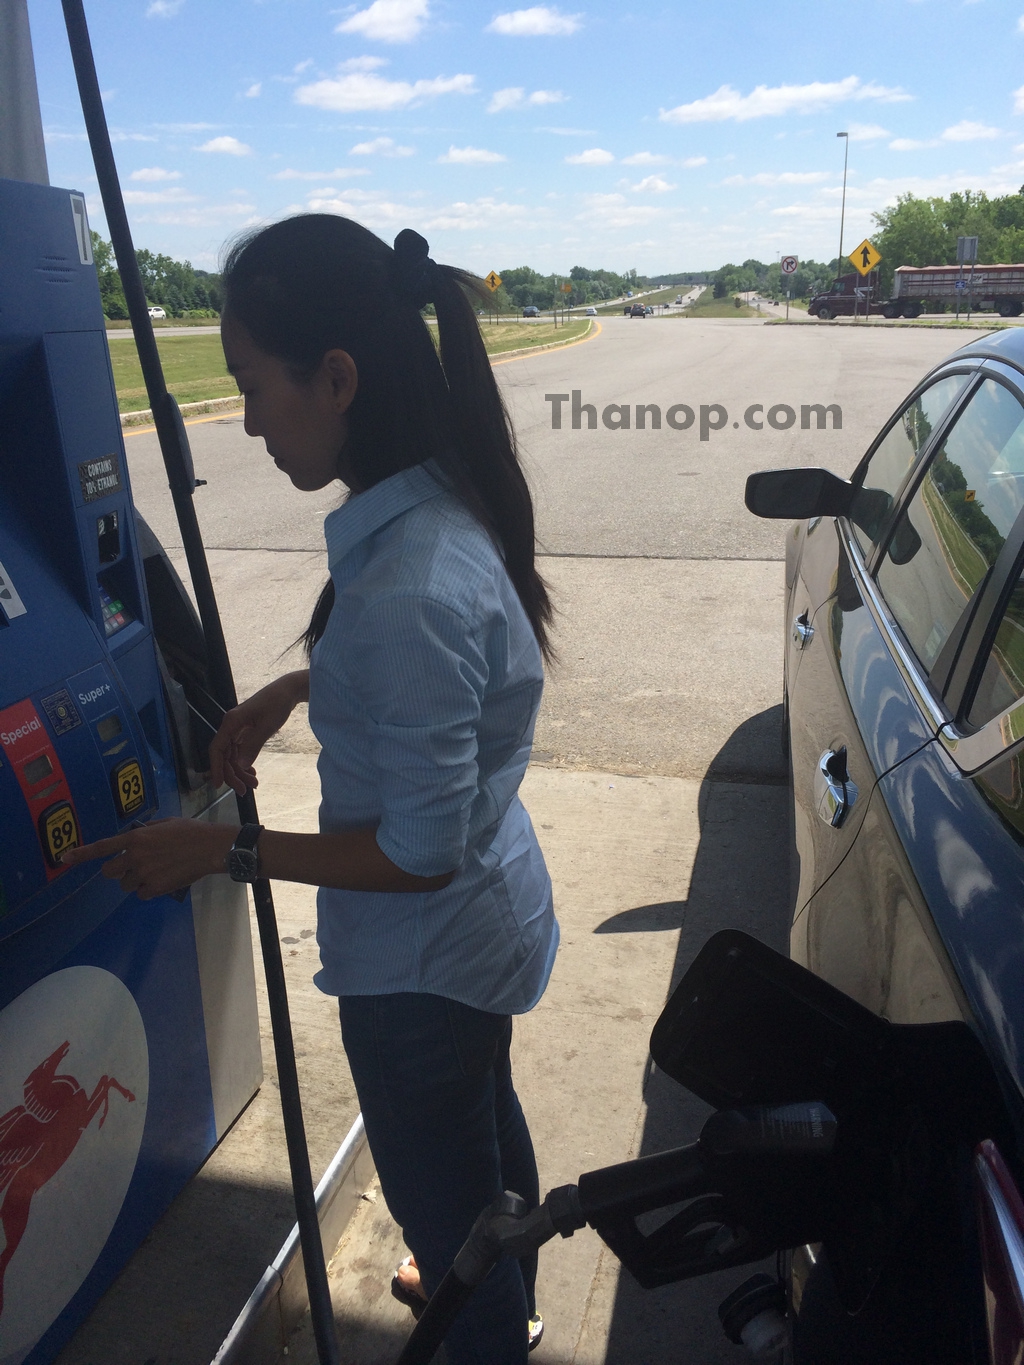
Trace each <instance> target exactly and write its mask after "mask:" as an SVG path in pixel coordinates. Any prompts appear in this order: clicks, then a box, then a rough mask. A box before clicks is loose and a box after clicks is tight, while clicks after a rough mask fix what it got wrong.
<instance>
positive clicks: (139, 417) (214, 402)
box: [121, 393, 245, 430]
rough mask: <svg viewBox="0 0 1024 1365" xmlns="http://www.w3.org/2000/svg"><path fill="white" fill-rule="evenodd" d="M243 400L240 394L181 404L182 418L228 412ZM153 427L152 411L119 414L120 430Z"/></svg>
mask: <svg viewBox="0 0 1024 1365" xmlns="http://www.w3.org/2000/svg"><path fill="white" fill-rule="evenodd" d="M244 402H245V399H244V398H243V397H242V395H241V394H240V393H236V394H232V395H231V396H230V397H229V398H207V399H205V400H204V401H203V402H201V403H182V404H181V415H182V417H193V416H195V415H196V413H200V412H220V411H221V410H222V409H223V410H224V411H229V410H230V409H231V408H238V407H241V406H242V404H243V403H244ZM152 425H153V409H152V408H141V409H140V410H139V411H138V412H122V413H121V429H122V430H124V428H125V427H149V426H152Z"/></svg>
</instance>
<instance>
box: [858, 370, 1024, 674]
mask: <svg viewBox="0 0 1024 1365" xmlns="http://www.w3.org/2000/svg"><path fill="white" fill-rule="evenodd" d="M1022 506H1024V408H1022V407H1021V405H1020V403H1019V402H1018V400H1017V399H1016V398H1015V397H1014V396H1013V394H1012V393H1011V392H1010V390H1009V389H1007V388H1004V387H1003V385H1001V384H997V383H996V382H995V381H994V380H991V379H986V380H985V382H984V383H983V384H982V385H981V386H980V388H979V389H978V390H977V392H976V393H975V394H974V397H973V398H972V399H971V401H970V402H969V403H968V405H967V407H966V408H965V409H964V410H963V412H962V413H961V414H960V417H959V418H958V419H957V422H956V424H955V426H953V427H952V428H951V429H950V431H949V433H948V434H947V436H946V438H945V440H944V441H943V442H942V444H941V445H940V446H939V447H938V449H937V450H936V451H935V453H934V454H933V455H932V457H931V460H930V462H929V465H928V469H927V471H926V472H925V475H924V478H923V479H922V480H921V483H920V485H919V487H918V489H917V491H916V493H915V494H914V496H913V498H912V499H911V501H910V502H909V503H908V504H907V506H906V508H905V509H904V511H903V514H902V516H901V517H900V520H899V521H898V522H897V524H896V527H895V530H894V531H893V534H892V538H891V539H890V542H889V547H888V549H887V550H886V553H885V556H884V558H883V559H882V562H881V564H880V565H879V569H878V583H879V586H880V588H881V589H882V592H883V593H884V594H885V598H886V601H887V602H888V604H889V608H890V610H891V611H892V613H893V615H894V616H895V618H896V620H897V621H898V622H899V624H900V626H901V627H902V629H903V632H904V634H905V635H906V637H907V639H908V640H909V641H910V644H911V646H912V647H913V649H914V652H915V653H916V654H917V656H918V658H919V659H920V660H921V662H922V663H923V664H924V665H925V667H926V668H928V669H930V668H931V667H932V665H933V664H934V663H935V661H936V659H937V658H938V656H939V653H940V651H941V649H942V646H943V645H944V644H945V643H946V641H947V639H948V638H949V636H950V634H951V632H952V630H953V627H954V626H955V625H956V623H957V621H958V620H959V618H960V615H961V613H962V611H963V609H964V606H965V605H966V603H967V601H968V600H969V599H970V597H971V595H972V594H973V593H974V591H975V589H976V588H977V587H978V585H979V583H981V581H982V579H983V578H984V577H985V576H986V574H987V573H988V571H989V569H990V568H991V567H992V565H993V564H994V563H995V561H996V557H997V555H998V554H999V551H1000V550H1001V549H1002V548H1003V542H1004V541H1005V539H1006V536H1007V534H1008V533H1009V530H1010V528H1011V526H1012V525H1013V523H1014V522H1015V521H1016V519H1017V514H1018V512H1019V511H1020V510H1021V507H1022Z"/></svg>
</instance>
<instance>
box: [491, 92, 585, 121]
mask: <svg viewBox="0 0 1024 1365" xmlns="http://www.w3.org/2000/svg"><path fill="white" fill-rule="evenodd" d="M568 98H569V97H568V95H563V94H562V92H561V90H534V92H533V94H532V95H527V93H526V90H525V89H524V87H523V86H521V85H509V86H506V87H505V89H504V90H495V92H494V94H493V95H492V96H491V102H490V104H489V105H488V106H487V112H488V113H489V114H500V113H503V112H504V110H506V109H524V108H527V107H528V106H529V105H531V104H532V105H538V104H563V103H564V102H565V101H566V100H567V99H568Z"/></svg>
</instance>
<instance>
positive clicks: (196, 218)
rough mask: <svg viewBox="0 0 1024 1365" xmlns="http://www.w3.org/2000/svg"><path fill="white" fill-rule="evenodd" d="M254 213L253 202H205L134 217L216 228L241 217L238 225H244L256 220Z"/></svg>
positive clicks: (142, 219) (148, 220)
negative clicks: (194, 205) (190, 207)
mask: <svg viewBox="0 0 1024 1365" xmlns="http://www.w3.org/2000/svg"><path fill="white" fill-rule="evenodd" d="M255 213H256V205H255V204H241V203H239V204H205V205H199V206H198V207H196V208H192V209H186V208H181V209H163V210H159V211H155V212H152V213H140V214H137V215H135V218H136V219H137V221H138V222H140V223H160V224H162V225H165V226H172V227H200V228H218V227H222V226H223V225H224V224H225V223H232V222H233V220H236V219H238V218H241V219H242V220H243V221H242V223H241V224H239V226H241V227H245V226H247V225H248V224H249V223H255V222H257V221H258V219H257V218H256V217H255V216H254V215H255Z"/></svg>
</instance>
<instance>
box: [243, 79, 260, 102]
mask: <svg viewBox="0 0 1024 1365" xmlns="http://www.w3.org/2000/svg"><path fill="white" fill-rule="evenodd" d="M262 93H263V82H262V81H253V83H252V85H250V86H249V89H248V90H247V91H246V92H245V98H246V99H247V100H255V99H259V97H260V95H261V94H262Z"/></svg>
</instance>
